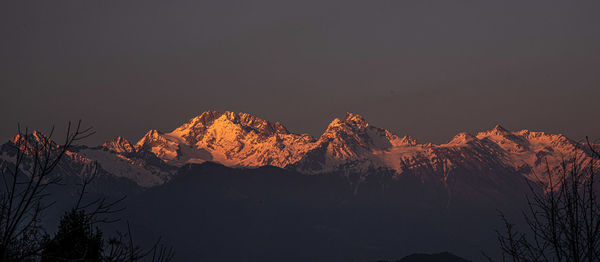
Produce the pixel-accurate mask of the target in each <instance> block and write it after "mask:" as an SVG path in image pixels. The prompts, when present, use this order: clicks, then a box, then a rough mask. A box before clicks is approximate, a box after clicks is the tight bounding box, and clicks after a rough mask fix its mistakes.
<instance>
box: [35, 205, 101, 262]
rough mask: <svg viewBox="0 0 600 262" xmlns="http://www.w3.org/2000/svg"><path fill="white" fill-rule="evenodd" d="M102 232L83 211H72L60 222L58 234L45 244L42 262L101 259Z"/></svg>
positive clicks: (83, 261)
mask: <svg viewBox="0 0 600 262" xmlns="http://www.w3.org/2000/svg"><path fill="white" fill-rule="evenodd" d="M102 248H103V240H102V232H100V230H99V229H98V228H97V227H96V228H94V227H93V225H92V222H91V221H90V218H89V216H88V215H86V214H85V212H84V211H83V210H76V209H72V210H71V211H69V212H67V213H65V215H64V216H63V217H62V219H61V221H60V226H59V227H58V232H57V233H56V235H54V237H53V238H52V239H51V240H49V241H48V243H46V244H45V248H44V251H43V252H42V260H41V261H42V262H55V261H56V262H58V261H82V262H96V261H100V260H101V257H102Z"/></svg>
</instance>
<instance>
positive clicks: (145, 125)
mask: <svg viewBox="0 0 600 262" xmlns="http://www.w3.org/2000/svg"><path fill="white" fill-rule="evenodd" d="M599 13H600V1H597V0H594V1H554V0H539V1H526V0H519V1H508V0H507V1H479V0H477V1H475V0H473V1H467V0H464V1H458V0H441V1H426V0H414V1H411V0H405V1H402V0H396V1H351V0H344V1H327V0H318V1H313V0H303V1H282V0H252V1H229V0H211V1H203V0H190V1H177V0H170V1H156V0H130V1H128V0H119V1H82V0H74V1H62V0H53V1H4V2H3V3H1V4H0V88H1V90H2V93H1V96H0V109H1V114H2V119H1V122H2V128H1V130H0V139H1V140H6V139H8V138H9V137H10V136H12V135H13V134H14V133H15V131H16V124H17V123H18V122H19V123H21V124H22V125H28V126H30V127H34V128H38V129H42V130H44V129H47V128H48V127H49V126H50V125H52V124H56V125H57V126H58V127H63V126H64V123H66V121H67V120H70V119H71V120H72V119H80V118H82V119H84V120H85V121H86V123H89V124H91V125H93V126H94V127H95V129H96V131H97V132H98V133H97V134H96V135H95V136H94V137H93V138H90V139H89V141H88V143H90V144H95V143H99V142H100V141H102V140H105V139H108V138H111V137H114V136H117V135H122V136H124V137H126V138H129V139H134V140H136V139H138V138H140V137H141V136H142V135H143V134H144V133H145V132H146V131H147V130H148V129H150V128H156V129H159V130H162V131H170V130H171V129H173V128H175V127H177V126H178V125H179V124H181V123H183V122H184V121H186V120H187V119H189V118H191V117H193V116H195V115H197V114H199V113H201V112H203V111H205V110H213V109H214V110H231V111H244V112H248V113H251V114H255V115H257V116H260V117H263V118H265V119H267V120H271V121H281V122H282V123H283V124H284V125H286V126H287V127H288V129H290V131H293V132H298V133H303V132H308V133H311V134H313V135H320V133H321V132H322V131H323V130H324V129H325V128H326V126H327V124H328V123H329V122H330V121H331V120H332V119H333V118H334V117H343V115H344V113H345V112H346V111H351V112H356V113H359V114H362V115H363V116H365V117H366V118H367V120H369V122H371V123H372V124H374V125H376V126H380V127H384V128H388V129H390V130H391V131H393V132H396V133H397V134H399V135H404V134H408V135H411V136H413V137H415V138H417V139H418V140H420V141H421V142H427V141H432V142H436V143H439V142H445V141H447V140H449V139H450V138H451V137H452V136H453V135H454V134H456V133H458V132H460V131H467V132H476V131H479V130H483V129H490V128H492V127H493V126H494V124H496V123H500V124H502V125H503V126H505V127H506V128H508V129H525V128H527V129H533V130H543V131H547V132H560V133H564V134H566V135H567V136H569V137H571V138H574V139H579V138H582V137H584V136H585V135H588V136H591V137H595V138H598V137H600V121H599V120H600V104H599V102H598V101H599V98H600V15H598V14H599Z"/></svg>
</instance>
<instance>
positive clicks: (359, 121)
mask: <svg viewBox="0 0 600 262" xmlns="http://www.w3.org/2000/svg"><path fill="white" fill-rule="evenodd" d="M344 122H345V123H347V124H349V125H354V126H357V127H359V128H366V127H367V126H369V123H367V120H365V118H364V117H363V116H361V115H359V114H354V113H350V112H348V113H346V116H345V117H344Z"/></svg>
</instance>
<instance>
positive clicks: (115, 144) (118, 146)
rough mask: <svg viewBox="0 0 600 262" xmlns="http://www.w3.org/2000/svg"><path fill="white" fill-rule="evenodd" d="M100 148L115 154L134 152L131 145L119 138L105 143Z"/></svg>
mask: <svg viewBox="0 0 600 262" xmlns="http://www.w3.org/2000/svg"><path fill="white" fill-rule="evenodd" d="M102 146H103V147H104V148H106V149H108V150H111V151H114V152H116V153H131V152H134V151H135V147H134V146H133V144H132V143H131V142H129V140H127V139H125V138H123V137H121V136H119V137H117V138H115V139H113V140H110V141H107V142H105V143H104V144H102Z"/></svg>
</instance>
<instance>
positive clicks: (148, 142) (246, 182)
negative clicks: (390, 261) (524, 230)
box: [0, 111, 592, 261]
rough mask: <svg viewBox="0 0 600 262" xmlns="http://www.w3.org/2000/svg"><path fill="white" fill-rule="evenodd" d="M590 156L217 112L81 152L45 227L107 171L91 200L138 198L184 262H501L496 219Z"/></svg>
mask: <svg viewBox="0 0 600 262" xmlns="http://www.w3.org/2000/svg"><path fill="white" fill-rule="evenodd" d="M47 140H48V137H46V135H45V134H43V133H41V132H38V131H34V132H32V133H30V134H23V135H17V136H15V137H13V138H12V139H11V140H10V141H8V142H6V143H4V144H3V145H1V146H0V170H6V169H7V168H14V161H15V155H16V153H17V148H16V147H15V146H16V145H17V144H19V143H16V142H17V141H20V142H26V143H43V142H44V141H47ZM21 144H22V143H21ZM50 146H52V147H60V145H58V144H57V143H54V142H52V143H50ZM586 148H587V147H586V145H585V144H583V143H580V142H577V141H575V140H572V139H569V138H567V137H565V136H563V135H560V134H547V133H544V132H533V131H528V130H521V131H509V130H506V129H505V128H503V127H501V126H499V125H497V126H495V127H494V128H492V129H491V130H488V131H482V132H479V133H477V134H469V133H460V134H458V135H456V136H455V137H453V138H452V139H451V140H450V141H448V142H447V143H444V144H432V143H418V142H417V141H415V139H413V138H411V137H408V136H403V137H401V136H398V135H396V134H394V133H393V132H390V131H389V130H386V129H384V128H380V127H375V126H373V125H371V124H369V123H368V122H367V121H366V120H365V119H364V118H363V117H362V116H360V115H357V114H352V113H347V114H346V115H345V117H344V118H342V119H334V120H333V121H332V122H331V123H330V124H329V125H328V127H327V128H326V130H325V132H324V133H323V134H322V135H321V136H320V137H318V138H316V137H313V136H311V135H308V134H294V133H291V132H289V131H288V130H287V129H286V128H285V127H284V126H283V125H282V124H280V123H277V122H275V123H272V122H269V121H266V120H264V119H261V118H258V117H256V116H252V115H250V114H246V113H233V112H214V111H209V112H204V113H202V114H201V115H200V116H197V117H194V118H192V119H190V120H189V121H188V122H186V123H184V124H182V125H181V126H179V127H177V128H175V129H173V130H172V131H170V132H162V131H159V130H150V131H148V132H146V134H145V135H144V136H143V137H142V138H141V139H140V140H138V141H137V142H135V143H134V142H130V141H128V140H127V139H125V138H123V137H117V138H115V139H112V140H110V141H107V142H105V143H103V144H102V145H98V146H84V145H79V146H73V147H71V148H69V150H68V151H67V152H66V154H65V156H64V157H63V158H62V160H61V161H60V163H59V164H58V165H57V166H56V168H55V170H54V171H53V175H56V176H61V177H62V178H63V180H62V182H63V183H61V184H63V185H66V186H62V185H57V186H55V187H53V188H51V189H49V190H51V192H49V195H50V196H52V199H51V200H52V201H53V202H55V203H57V204H56V205H55V206H53V208H52V209H51V210H48V213H47V214H46V216H45V221H44V223H45V224H46V226H47V227H48V228H52V227H53V226H55V225H56V223H58V218H59V217H60V215H61V214H62V212H64V210H67V209H68V208H69V207H70V206H72V202H73V199H74V198H76V197H74V196H77V194H78V192H79V190H80V189H79V187H78V185H79V184H80V181H79V177H81V176H82V174H83V175H85V174H86V173H88V172H90V170H93V169H94V167H97V170H98V174H99V176H98V178H97V179H96V180H95V182H94V184H92V185H90V187H89V188H88V189H87V192H89V193H90V199H94V198H95V197H98V196H107V197H109V198H114V199H119V198H120V197H122V196H123V195H126V196H128V198H127V200H126V201H125V202H124V203H123V205H124V206H126V207H127V209H126V210H125V211H123V213H122V214H121V216H122V217H123V219H124V220H127V221H131V224H132V225H133V226H132V230H133V231H135V233H136V235H137V236H138V237H139V239H148V240H149V242H148V243H145V244H146V245H152V244H153V243H151V240H152V239H156V237H157V236H159V235H162V236H164V237H165V238H164V239H165V240H166V241H167V242H168V243H171V244H173V245H174V246H175V247H176V248H177V253H178V255H177V257H178V258H177V261H198V259H200V260H207V261H240V260H242V261H275V260H285V261H370V260H374V259H382V258H393V257H402V256H405V255H406V254H410V253H414V252H439V251H441V250H448V251H451V252H453V253H456V254H460V255H461V256H464V257H465V258H467V259H470V260H474V261H478V260H481V253H480V251H482V250H485V251H486V252H487V251H490V250H491V251H492V252H493V250H497V249H496V248H497V242H496V241H497V240H496V236H495V234H494V229H498V228H499V227H502V225H501V224H499V223H498V222H500V221H499V219H498V217H497V211H498V210H502V211H503V212H504V213H505V214H507V215H508V216H511V215H512V217H519V215H520V214H521V210H522V209H523V208H524V205H525V203H526V200H525V199H524V196H525V194H526V193H527V192H529V191H528V190H529V187H528V184H527V183H524V182H525V181H539V182H542V183H541V184H544V183H546V185H547V184H548V182H549V181H556V182H557V183H558V182H560V179H553V180H550V178H554V177H551V176H550V177H549V176H548V174H555V175H556V174H559V172H556V171H559V169H560V168H561V164H562V162H563V160H564V161H569V160H570V159H573V158H574V159H575V160H576V161H577V163H579V164H586V163H589V162H590V161H592V154H591V152H589V151H588V149H586ZM23 161H24V162H23V163H22V168H23V169H25V170H24V171H26V169H28V168H31V166H32V162H31V159H27V158H25V159H24V160H23ZM25 173H26V172H25ZM517 222H519V221H517ZM520 222H521V223H522V222H523V221H520ZM121 230H123V228H121ZM232 250H235V251H236V252H232ZM491 255H492V256H495V255H498V254H497V253H496V254H491ZM498 258H499V257H498Z"/></svg>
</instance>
